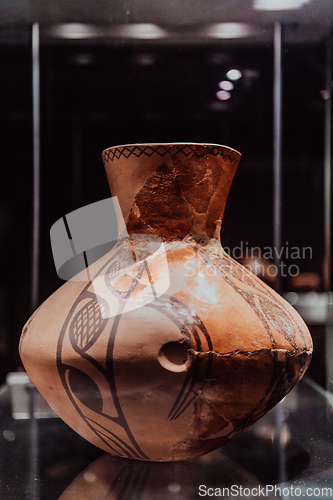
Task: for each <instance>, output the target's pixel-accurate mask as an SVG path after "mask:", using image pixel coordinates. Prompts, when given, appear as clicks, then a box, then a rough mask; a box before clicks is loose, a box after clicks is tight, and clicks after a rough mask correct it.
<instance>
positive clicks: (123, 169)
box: [103, 143, 240, 243]
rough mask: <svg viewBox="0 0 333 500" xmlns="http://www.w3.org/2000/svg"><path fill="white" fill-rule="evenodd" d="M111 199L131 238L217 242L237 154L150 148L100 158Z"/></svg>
mask: <svg viewBox="0 0 333 500" xmlns="http://www.w3.org/2000/svg"><path fill="white" fill-rule="evenodd" d="M103 159H104V162H105V168H106V173H107V176H108V180H109V184H110V188H111V194H112V196H117V197H118V201H119V204H120V207H121V210H122V214H123V217H124V220H125V223H126V227H127V230H128V232H129V233H130V234H154V235H156V236H159V237H161V238H163V239H164V240H169V241H171V240H175V239H177V240H180V239H185V238H187V237H190V238H193V239H194V240H196V241H198V242H201V243H204V242H205V241H206V242H207V241H209V240H210V239H212V238H217V239H218V238H219V233H220V227H221V222H222V217H223V214H224V209H225V204H226V200H227V196H228V193H229V188H230V185H231V182H232V179H233V176H234V173H235V171H236V168H237V164H238V162H239V159H240V154H239V153H238V152H237V151H235V150H233V149H230V148H227V147H225V146H218V145H211V144H192V143H191V144H159V145H157V144H154V145H130V146H118V147H116V148H110V149H108V150H105V151H104V153H103Z"/></svg>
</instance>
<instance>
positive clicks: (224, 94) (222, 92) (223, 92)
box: [216, 90, 231, 101]
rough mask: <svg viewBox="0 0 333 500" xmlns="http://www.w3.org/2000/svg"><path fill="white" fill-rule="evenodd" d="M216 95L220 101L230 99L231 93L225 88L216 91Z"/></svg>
mask: <svg viewBox="0 0 333 500" xmlns="http://www.w3.org/2000/svg"><path fill="white" fill-rule="evenodd" d="M216 97H217V98H218V99H220V101H227V100H228V99H230V97H231V94H230V92H227V91H226V90H219V91H218V92H216Z"/></svg>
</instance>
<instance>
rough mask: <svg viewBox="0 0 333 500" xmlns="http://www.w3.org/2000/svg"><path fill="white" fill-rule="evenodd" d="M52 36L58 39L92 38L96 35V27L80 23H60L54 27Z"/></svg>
mask: <svg viewBox="0 0 333 500" xmlns="http://www.w3.org/2000/svg"><path fill="white" fill-rule="evenodd" d="M51 31H52V34H53V35H55V36H57V37H59V38H68V39H82V38H93V37H95V36H96V35H97V34H98V29H97V28H96V26H93V25H91V24H81V23H61V24H57V25H55V26H54V27H53V28H52V29H51Z"/></svg>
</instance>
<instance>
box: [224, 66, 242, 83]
mask: <svg viewBox="0 0 333 500" xmlns="http://www.w3.org/2000/svg"><path fill="white" fill-rule="evenodd" d="M226 77H228V78H229V80H234V81H235V80H239V79H240V78H242V72H241V71H239V69H231V70H229V71H228V73H227V74H226Z"/></svg>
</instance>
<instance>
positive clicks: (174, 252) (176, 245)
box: [20, 143, 312, 461]
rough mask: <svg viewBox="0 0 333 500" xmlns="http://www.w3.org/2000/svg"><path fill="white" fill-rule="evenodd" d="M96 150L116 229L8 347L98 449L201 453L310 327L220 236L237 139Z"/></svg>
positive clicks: (248, 406) (290, 382)
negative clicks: (116, 209)
mask: <svg viewBox="0 0 333 500" xmlns="http://www.w3.org/2000/svg"><path fill="white" fill-rule="evenodd" d="M103 158H104V163H105V168H106V172H107V176H108V179H109V184H110V188H111V192H112V196H117V197H118V200H119V204H120V207H121V211H122V214H123V218H124V220H125V223H126V228H127V231H128V237H127V236H126V235H125V236H124V235H123V236H122V238H123V239H121V235H120V236H119V237H120V239H119V242H118V243H117V245H116V246H115V247H114V248H113V249H112V250H111V251H109V252H108V253H107V254H106V255H105V256H104V257H102V258H101V259H99V260H98V261H97V262H95V263H94V264H92V265H90V266H89V271H90V277H91V279H90V280H89V281H88V282H79V281H68V282H66V283H65V284H64V285H63V286H62V287H61V288H60V289H59V290H58V291H56V292H55V293H54V294H53V295H52V296H51V297H50V298H49V299H47V300H46V301H45V302H44V303H43V304H42V305H41V307H40V308H39V309H38V310H37V311H36V312H35V313H34V315H33V316H32V317H31V318H30V320H29V321H28V323H27V324H26V326H25V327H24V329H23V333H22V339H21V344H20V354H21V358H22V361H23V364H24V366H25V368H26V370H27V372H28V375H29V377H30V378H31V380H32V382H33V383H34V384H35V385H36V387H37V388H38V390H39V391H40V392H41V394H42V395H43V396H44V397H45V399H46V400H47V401H48V402H49V404H50V405H51V406H52V408H53V409H54V410H55V411H56V412H57V413H58V415H59V416H60V417H61V418H62V419H63V420H64V421H65V422H66V423H67V424H68V425H70V426H71V427H72V428H73V429H75V430H76V431H77V432H78V433H79V434H81V435H82V436H84V437H85V438H86V439H87V440H88V441H90V442H92V443H94V444H95V445H96V446H99V447H100V448H102V449H104V450H106V451H107V452H109V453H111V454H112V455H115V456H122V457H128V458H134V459H142V460H153V461H169V460H183V459H187V458H190V457H194V456H197V455H202V454H204V453H207V452H210V451H212V450H213V449H215V448H217V447H219V446H220V445H222V444H223V443H224V442H225V441H227V440H229V439H230V438H232V437H234V436H237V435H238V434H239V433H240V432H241V431H243V430H244V429H245V428H246V427H248V426H249V425H250V424H252V423H253V422H255V421H256V420H258V418H260V417H261V416H262V415H264V414H265V413H266V412H267V411H269V410H270V409H271V408H272V407H273V406H274V405H276V404H277V403H278V402H279V401H280V400H281V399H282V398H283V397H284V396H285V395H286V394H287V393H288V392H289V391H290V389H292V387H293V386H294V385H295V384H296V383H297V381H298V380H299V379H300V378H301V377H302V375H303V374H304V372H305V370H306V368H307V366H308V364H309V362H310V358H311V353H312V342H311V337H310V334H309V332H308V330H307V327H306V326H305V324H304V322H303V321H302V319H301V318H300V316H299V315H298V313H297V312H296V311H295V310H294V309H293V308H292V307H291V306H290V305H289V304H288V303H287V302H286V301H285V300H283V299H282V298H281V297H280V296H279V295H277V294H276V293H275V292H274V291H273V290H271V289H270V288H269V287H268V286H267V285H266V284H264V283H263V282H261V281H260V280H259V279H258V278H256V277H255V276H254V275H253V274H251V273H250V272H249V271H247V270H246V269H245V268H243V267H242V266H241V265H240V264H238V263H237V262H235V261H234V260H233V259H232V258H230V257H229V256H228V255H227V254H226V253H225V252H224V251H223V249H222V247H221V244H220V226H221V220H222V216H223V212H224V207H225V203H226V199H227V195H228V191H229V188H230V184H231V181H232V178H233V176H234V173H235V170H236V167H237V164H238V161H239V158H240V154H239V153H238V152H237V151H235V150H233V149H230V148H228V147H225V146H219V145H212V144H192V143H188V144H179V143H175V144H159V145H158V144H152V145H146V144H140V145H128V146H118V147H113V148H110V149H107V150H105V151H104V153H103ZM119 227H121V223H119ZM133 256H134V261H133V260H131V259H133ZM135 261H136V263H135ZM133 262H134V264H133ZM108 293H109V295H110V297H111V298H112V300H111V299H110V300H109V299H108ZM117 300H118V302H117ZM115 304H118V308H117V307H116V305H115Z"/></svg>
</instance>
